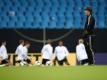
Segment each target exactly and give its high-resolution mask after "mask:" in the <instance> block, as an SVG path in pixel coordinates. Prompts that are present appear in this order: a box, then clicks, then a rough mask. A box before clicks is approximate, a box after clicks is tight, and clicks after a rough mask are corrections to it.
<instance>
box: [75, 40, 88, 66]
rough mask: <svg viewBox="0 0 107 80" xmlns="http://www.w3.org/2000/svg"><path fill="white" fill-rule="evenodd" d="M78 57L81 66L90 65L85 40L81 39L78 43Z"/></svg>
mask: <svg viewBox="0 0 107 80" xmlns="http://www.w3.org/2000/svg"><path fill="white" fill-rule="evenodd" d="M76 56H77V60H78V61H79V62H80V64H81V65H88V56H87V53H86V49H85V46H84V40H83V39H79V41H78V45H77V46H76Z"/></svg>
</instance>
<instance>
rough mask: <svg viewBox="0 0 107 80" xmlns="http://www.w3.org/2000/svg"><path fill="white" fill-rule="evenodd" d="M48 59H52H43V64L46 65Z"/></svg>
mask: <svg viewBox="0 0 107 80" xmlns="http://www.w3.org/2000/svg"><path fill="white" fill-rule="evenodd" d="M47 61H50V60H49V59H42V64H43V65H46V62H47Z"/></svg>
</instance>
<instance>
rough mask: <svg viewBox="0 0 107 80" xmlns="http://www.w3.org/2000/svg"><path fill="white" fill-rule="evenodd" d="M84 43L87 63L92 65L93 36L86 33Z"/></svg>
mask: <svg viewBox="0 0 107 80" xmlns="http://www.w3.org/2000/svg"><path fill="white" fill-rule="evenodd" d="M84 45H85V48H86V52H87V56H88V64H89V65H92V64H94V52H93V48H92V45H93V38H92V36H91V35H88V36H87V37H85V38H84Z"/></svg>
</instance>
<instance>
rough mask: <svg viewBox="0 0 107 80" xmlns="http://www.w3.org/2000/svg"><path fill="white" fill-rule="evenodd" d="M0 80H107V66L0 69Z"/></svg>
mask: <svg viewBox="0 0 107 80" xmlns="http://www.w3.org/2000/svg"><path fill="white" fill-rule="evenodd" d="M0 80H107V66H77V67H39V66H35V67H27V66H24V67H0Z"/></svg>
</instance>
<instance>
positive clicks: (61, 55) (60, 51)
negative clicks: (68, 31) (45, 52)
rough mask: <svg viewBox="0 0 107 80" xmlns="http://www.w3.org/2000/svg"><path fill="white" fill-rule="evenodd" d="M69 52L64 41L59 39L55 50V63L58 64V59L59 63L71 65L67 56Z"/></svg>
mask: <svg viewBox="0 0 107 80" xmlns="http://www.w3.org/2000/svg"><path fill="white" fill-rule="evenodd" d="M68 54H69V51H68V49H67V48H66V47H65V46H64V45H63V41H59V45H58V46H57V47H56V48H55V52H54V58H55V59H54V65H56V60H57V61H58V64H59V65H61V66H62V65H63V63H65V64H66V65H69V62H68V60H67V56H68Z"/></svg>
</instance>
